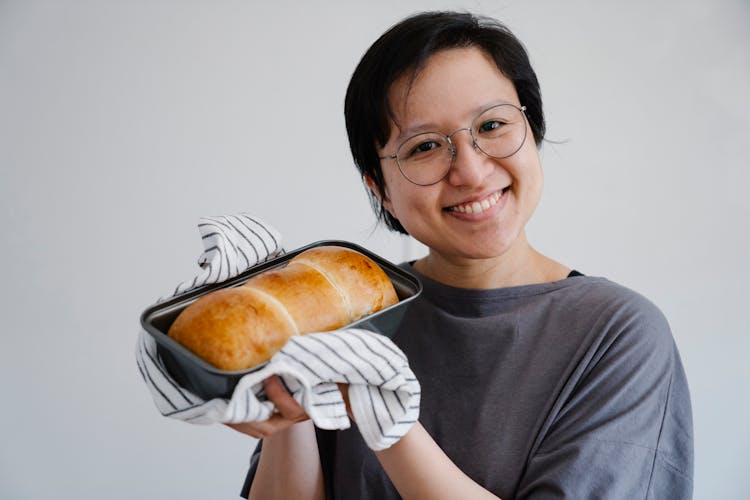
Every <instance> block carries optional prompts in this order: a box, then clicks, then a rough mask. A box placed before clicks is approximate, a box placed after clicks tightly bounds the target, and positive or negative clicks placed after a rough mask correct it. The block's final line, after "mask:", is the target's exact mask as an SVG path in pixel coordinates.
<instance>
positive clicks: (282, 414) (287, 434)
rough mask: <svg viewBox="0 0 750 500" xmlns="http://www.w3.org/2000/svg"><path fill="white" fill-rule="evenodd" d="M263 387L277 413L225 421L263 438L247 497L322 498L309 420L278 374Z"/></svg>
mask: <svg viewBox="0 0 750 500" xmlns="http://www.w3.org/2000/svg"><path fill="white" fill-rule="evenodd" d="M264 388H265V391H266V395H267V396H268V398H269V399H270V400H271V401H273V403H274V404H275V405H276V409H277V410H278V413H276V414H274V415H273V416H272V417H271V418H269V419H268V420H266V421H264V422H246V423H243V424H227V425H229V427H232V428H233V429H235V430H237V431H239V432H242V433H244V434H248V435H250V436H252V437H254V438H262V439H263V447H262V448H261V452H260V459H259V461H258V469H257V470H256V472H255V478H254V479H253V483H252V486H251V488H250V494H249V496H248V499H250V500H252V499H263V500H266V499H287V498H295V499H302V500H304V499H310V500H319V499H320V500H322V499H323V497H324V490H323V470H322V467H321V464H320V457H319V455H318V444H317V441H316V439H315V428H314V427H313V424H312V421H310V420H309V418H308V416H307V414H306V413H305V411H304V409H303V408H302V407H301V406H300V405H299V404H298V403H297V402H296V401H295V400H294V399H293V398H292V396H291V395H290V394H289V393H288V392H286V390H285V389H284V387H283V386H282V384H281V382H280V381H279V379H278V377H275V376H274V377H271V378H269V379H268V380H266V381H265V382H264Z"/></svg>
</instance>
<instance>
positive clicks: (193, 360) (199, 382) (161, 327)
mask: <svg viewBox="0 0 750 500" xmlns="http://www.w3.org/2000/svg"><path fill="white" fill-rule="evenodd" d="M329 245H335V246H340V247H345V248H350V249H352V250H356V251H357V252H360V253H362V254H364V255H366V256H367V257H369V258H371V259H372V260H373V261H375V263H377V264H378V265H379V266H380V267H381V268H382V269H383V271H385V273H386V275H387V276H388V277H389V278H390V280H391V282H392V283H393V287H394V288H395V289H396V294H397V295H398V298H399V301H398V303H396V304H393V305H392V306H390V307H387V308H385V309H382V310H380V311H378V312H376V313H373V314H371V315H369V316H365V317H364V318H362V319H360V320H358V321H356V322H354V323H351V324H349V325H346V326H345V327H344V328H352V327H357V328H364V329H366V330H370V331H374V332H377V333H380V334H382V335H385V336H388V337H390V336H392V335H393V334H394V333H395V331H396V328H397V327H398V325H399V324H400V323H401V319H402V317H403V315H404V312H405V311H406V306H407V304H408V303H409V302H410V301H411V300H413V299H414V298H416V297H417V296H418V295H419V294H420V293H421V292H422V284H421V283H420V282H419V280H418V279H417V278H416V277H415V276H413V275H412V274H410V273H408V272H406V271H404V270H403V269H402V268H400V267H398V266H396V265H394V264H392V263H390V262H388V261H387V260H385V259H384V258H382V257H380V256H378V255H376V254H374V253H372V252H370V251H369V250H367V249H366V248H363V247H361V246H359V245H356V244H354V243H350V242H348V241H339V240H323V241H318V242H315V243H311V244H309V245H307V246H304V247H301V248H298V249H296V250H294V251H291V252H289V253H286V254H284V255H282V256H280V257H276V258H274V259H272V260H269V261H267V262H263V263H262V264H258V265H257V266H254V267H251V268H250V269H248V270H247V271H245V272H243V273H242V274H240V275H238V276H236V277H234V278H232V279H229V280H227V281H224V282H222V283H217V284H213V285H206V286H203V287H200V288H196V289H195V290H191V291H189V292H186V293H184V294H181V295H178V296H176V297H173V298H171V299H169V300H167V301H164V302H160V303H158V304H154V305H152V306H150V307H149V308H147V309H146V310H145V311H144V312H143V314H141V324H142V325H143V328H144V329H145V330H146V332H148V333H149V334H150V335H151V336H152V337H153V338H154V340H155V341H156V344H157V350H158V353H159V356H160V357H161V359H162V361H163V362H164V365H165V366H166V367H167V370H168V371H169V373H170V374H171V375H172V377H173V378H174V379H175V381H176V382H177V383H178V384H180V385H181V386H182V387H185V388H186V389H189V390H190V391H192V392H193V393H195V394H197V395H198V396H200V397H202V398H204V399H211V398H230V397H231V396H232V391H233V390H234V387H235V386H236V385H237V382H239V380H240V379H241V378H242V377H243V376H244V375H246V374H248V373H251V372H253V371H255V370H258V369H260V368H261V367H262V366H263V365H262V364H261V365H259V366H256V367H253V368H250V369H247V370H240V371H225V370H220V369H218V368H216V367H214V366H212V365H210V364H209V363H207V362H206V361H204V360H203V359H201V358H199V357H198V356H197V355H195V354H193V353H192V352H191V351H189V350H188V349H187V348H185V347H184V346H182V345H181V344H178V343H177V342H176V341H174V340H173V339H172V338H171V337H169V336H167V331H169V327H170V326H171V325H172V322H173V321H174V320H175V318H177V316H178V315H179V314H180V312H182V310H183V309H185V308H186V307H187V306H188V305H190V304H191V303H193V302H194V301H196V300H197V299H198V298H199V297H201V296H203V295H205V294H207V293H209V292H212V291H214V290H219V289H221V288H229V287H233V286H239V285H241V284H243V283H244V282H246V281H247V280H249V279H250V278H251V277H253V276H254V275H256V274H258V273H260V272H263V271H265V270H267V269H271V268H274V267H279V266H283V265H285V264H286V262H287V261H289V260H291V259H292V258H293V257H294V256H296V255H298V254H300V253H302V252H304V251H305V250H308V249H310V248H314V247H319V246H329Z"/></svg>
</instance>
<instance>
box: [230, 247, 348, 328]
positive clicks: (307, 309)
mask: <svg viewBox="0 0 750 500" xmlns="http://www.w3.org/2000/svg"><path fill="white" fill-rule="evenodd" d="M243 286H245V287H248V288H253V289H255V290H258V291H262V292H264V293H267V294H268V295H270V296H271V297H273V298H274V299H276V300H278V301H279V302H280V303H281V305H282V306H283V307H284V308H285V309H286V311H287V312H288V313H289V315H290V316H291V317H292V319H293V321H294V323H295V324H296V325H297V329H298V330H299V331H300V332H303V333H304V332H323V331H327V330H335V329H336V328H341V327H342V326H344V325H346V324H347V323H350V322H351V321H350V318H349V310H348V308H347V307H346V306H345V304H344V303H343V301H342V300H341V295H340V294H339V292H338V290H337V289H336V287H334V286H333V284H331V282H330V281H328V280H327V279H326V277H325V276H323V275H322V274H320V273H318V272H316V271H315V270H314V269H310V268H309V267H308V266H304V265H301V264H298V263H296V262H295V261H294V260H291V261H290V262H289V264H287V265H286V266H285V267H282V268H277V269H271V270H269V271H266V272H264V273H261V274H258V275H256V276H253V277H252V278H250V279H249V280H248V281H247V282H246V283H245V284H244V285H243Z"/></svg>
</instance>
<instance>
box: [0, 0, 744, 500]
mask: <svg viewBox="0 0 750 500" xmlns="http://www.w3.org/2000/svg"><path fill="white" fill-rule="evenodd" d="M271 3H272V2H250V1H209V0H205V1H196V0H193V1H167V0H159V1H148V2H147V1H140V2H117V1H114V0H111V1H94V0H89V1H85V0H71V1H54V0H49V1H39V0H32V1H28V0H26V1H23V0H18V1H11V0H5V1H3V0H0V206H2V211H1V212H0V214H1V215H0V216H1V217H2V219H1V222H2V226H1V231H2V245H0V257H1V259H2V262H3V264H4V269H3V272H2V276H3V280H4V286H3V287H2V291H0V318H2V331H3V333H2V335H3V337H2V339H3V345H2V349H1V350H0V366H2V376H0V391H1V392H2V411H0V429H2V436H3V437H2V442H1V443H0V497H2V498H3V499H6V498H7V499H32V498H33V499H40V498H75V499H93V498H105V497H106V498H111V499H120V498H122V499H126V498H127V499H129V498H155V499H157V498H158V499H172V498H174V499H178V498H179V499H183V500H184V499H191V498H195V499H199V498H201V499H204V498H235V496H236V494H237V492H238V491H239V488H240V485H241V483H242V478H243V474H244V472H245V469H246V466H247V460H248V457H249V454H250V451H251V450H252V448H253V445H254V443H253V442H252V440H250V439H249V438H245V437H244V436H241V435H239V434H236V433H234V432H232V431H230V430H228V429H226V428H223V427H221V426H212V427H198V426H191V425H188V424H183V423H179V422H175V421H171V420H168V419H164V418H162V417H160V416H159V415H158V414H157V412H156V410H155V408H154V406H153V404H152V402H151V400H150V397H149V395H148V393H147V391H146V388H145V386H144V385H143V383H142V381H141V380H140V375H139V374H138V370H137V369H136V366H135V362H134V356H133V351H134V344H135V338H136V333H137V331H138V316H139V314H140V312H141V310H142V309H144V308H145V307H146V306H147V305H149V304H150V303H151V302H152V301H153V300H154V299H155V298H156V297H158V296H160V295H162V294H163V293H165V292H167V291H168V290H170V289H171V287H172V286H173V285H174V284H176V283H177V282H179V281H181V280H182V279H184V278H186V277H187V276H189V275H192V273H193V272H194V271H195V270H196V269H197V268H196V267H195V260H196V258H197V257H198V255H199V254H200V252H201V246H200V239H199V237H198V232H197V229H196V227H195V224H196V222H197V219H198V217H199V216H201V215H211V214H221V213H232V212H238V211H248V212H251V213H254V214H257V215H259V216H261V217H263V218H265V219H266V220H267V221H271V222H272V223H273V224H274V225H276V227H277V228H278V229H279V230H280V231H281V232H282V233H283V234H284V235H285V237H286V246H287V247H288V248H294V247H296V246H300V245H302V244H305V243H309V242H312V241H316V240H320V239H328V238H342V239H347V240H351V241H355V242H358V243H360V244H364V245H365V246H368V247H369V248H371V249H373V250H375V251H377V252H379V253H381V254H383V255H384V256H386V257H388V258H390V259H392V260H402V259H403V258H407V257H413V256H416V255H418V254H419V252H420V251H421V248H420V246H419V245H416V244H413V243H411V242H410V241H409V240H406V239H402V238H398V237H396V236H393V235H389V234H387V233H386V232H385V231H383V230H374V231H373V227H374V218H373V216H372V215H371V214H370V211H369V206H368V204H367V201H366V198H365V196H364V190H363V188H362V187H361V185H360V183H359V180H358V178H357V175H356V174H355V171H354V169H353V168H352V167H351V160H350V157H349V154H348V147H347V140H346V135H345V130H344V124H343V113H342V102H343V95H344V91H345V88H346V84H347V82H348V78H349V76H350V74H351V71H352V70H353V68H354V66H355V64H356V63H357V61H358V59H359V57H360V56H361V54H362V53H363V51H364V50H365V49H366V47H367V46H368V45H369V44H370V43H371V42H372V41H374V39H375V38H376V37H377V36H378V35H379V34H380V33H381V32H382V31H383V30H385V29H386V28H387V27H388V26H390V25H391V24H392V23H394V22H396V21H397V20H399V19H400V18H402V17H403V16H405V15H407V14H409V13H412V12H415V11H417V10H422V9H426V8H438V7H440V8H460V9H468V10H473V11H477V12H480V13H485V14H489V15H493V16H496V17H498V18H500V19H502V20H503V21H505V22H506V23H508V24H509V25H510V27H511V28H512V29H513V30H514V31H515V32H516V34H517V35H519V37H520V38H521V39H522V40H524V42H525V43H526V45H527V47H528V49H529V52H530V55H531V58H532V62H533V63H534V65H535V67H536V70H537V72H538V75H539V78H540V81H541V85H542V91H543V94H544V98H545V104H546V111H547V119H548V123H549V138H550V139H552V140H555V141H561V143H559V144H551V143H549V144H546V145H545V146H544V147H543V162H544V167H545V171H546V179H547V181H546V191H545V195H544V198H543V202H542V204H541V206H540V208H539V210H538V212H537V215H536V218H535V219H534V220H533V221H532V223H531V225H530V228H529V233H530V238H531V240H532V242H534V243H536V245H537V247H538V248H539V249H540V250H541V251H543V252H546V253H548V254H550V255H551V256H553V257H556V258H557V259H559V260H562V261H563V262H565V263H566V264H568V265H570V266H573V267H575V268H577V269H580V270H581V271H583V272H585V273H587V274H593V275H604V276H607V277H609V278H611V279H613V280H616V281H619V282H621V283H623V284H625V285H627V286H630V287H632V288H635V289H636V290H638V291H640V292H641V293H643V294H645V295H646V296H648V297H649V298H651V299H652V300H653V301H654V302H656V303H657V304H658V305H659V306H660V307H661V308H662V309H663V310H664V312H665V313H666V315H667V317H668V318H669V320H670V323H671V325H672V327H673V330H674V335H675V338H676V341H677V344H678V346H679V348H680V351H681V353H682V357H683V361H684V364H685V366H686V369H687V374H688V378H689V381H690V386H691V390H692V397H693V406H694V418H695V436H696V441H695V445H696V473H695V492H696V495H695V497H696V498H701V499H703V498H725V499H740V498H747V496H746V495H747V491H748V489H750V479H749V476H748V474H747V470H748V466H750V451H748V449H750V431H748V425H747V423H748V422H749V421H750V394H749V393H748V382H750V368H748V366H749V365H750V363H748V357H750V341H749V340H748V335H749V334H750V321H749V320H748V319H747V316H746V311H747V305H748V293H747V291H746V289H747V286H748V285H747V284H748V283H750V265H748V259H747V257H748V255H750V237H749V236H748V229H749V228H748V220H750V201H748V197H747V193H746V192H747V190H748V188H749V187H750V182H749V181H750V176H749V175H748V173H747V172H748V170H747V169H748V166H747V161H744V157H745V155H746V153H747V144H748V138H749V137H750V121H749V118H748V117H750V98H749V97H748V95H749V92H748V89H750V51H748V47H750V6H749V4H748V3H747V2H744V1H741V0H721V1H717V0H713V1H708V0H705V1H696V0H689V1H666V2H647V1H635V2H627V3H625V2H618V3H617V4H616V6H614V5H615V4H614V3H610V2H606V3H605V2H582V1H574V2H571V1H568V2H556V1H553V0H549V1H537V2H521V1H492V2H491V1H486V2H482V1H466V2H447V1H426V0H425V1H418V0H399V1H395V0H391V1H382V2H370V3H365V2H359V3H358V2H346V1H340V2H325V3H323V2H304V3H303V2H299V3H292V2H273V6H271V5H270V4H271Z"/></svg>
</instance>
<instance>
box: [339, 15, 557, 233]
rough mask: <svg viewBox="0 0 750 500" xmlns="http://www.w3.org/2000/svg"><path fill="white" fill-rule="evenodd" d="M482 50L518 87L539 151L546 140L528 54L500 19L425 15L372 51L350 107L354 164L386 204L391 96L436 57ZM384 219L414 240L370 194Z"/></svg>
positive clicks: (353, 86) (349, 94)
mask: <svg viewBox="0 0 750 500" xmlns="http://www.w3.org/2000/svg"><path fill="white" fill-rule="evenodd" d="M466 47H477V48H479V49H481V50H483V51H484V52H486V53H487V54H488V55H489V56H491V57H492V59H493V60H494V61H495V64H496V65H497V68H498V69H499V70H500V72H501V73H502V74H503V75H505V77H506V78H508V79H509V80H511V81H512V82H513V85H514V86H515V89H516V92H517V94H518V97H519V99H520V102H521V104H523V105H524V106H526V118H527V119H528V121H529V125H530V126H531V130H532V132H533V134H534V140H535V141H536V145H537V147H539V145H540V144H541V142H542V140H543V139H544V133H545V124H544V113H543V111H542V94H541V90H540V89H539V82H538V81H537V78H536V73H535V72H534V69H533V68H532V67H531V62H530V61H529V57H528V54H527V53H526V49H525V48H524V46H523V44H522V43H521V41H520V40H518V38H516V36H515V35H514V34H513V33H512V32H511V31H510V30H509V29H508V28H507V27H506V26H505V25H504V24H502V23H501V22H499V21H498V20H496V19H493V18H489V17H484V16H478V15H475V14H470V13H466V12H447V11H434V12H422V13H419V14H415V15H412V16H410V17H407V18H405V19H403V20H402V21H400V22H399V23H397V24H395V25H394V26H392V27H391V28H390V29H389V30H388V31H386V32H385V33H384V34H383V35H382V36H381V37H380V38H378V39H377V40H376V41H375V43H373V44H372V46H371V47H370V48H369V49H368V50H367V52H366V53H365V55H364V56H362V59H361V60H360V62H359V64H358V65H357V67H356V69H355V70H354V73H353V74H352V78H351V80H350V81H349V87H348V88H347V91H346V98H345V101H344V117H345V120H346V131H347V134H348V135H349V147H350V148H351V151H352V156H353V158H354V164H355V165H356V167H357V169H358V170H359V172H360V174H362V176H363V179H364V176H368V177H370V178H371V179H372V180H373V181H374V183H375V185H376V187H377V189H378V191H379V193H378V195H379V196H380V197H381V198H384V197H385V180H384V178H383V173H382V170H381V167H380V159H379V158H378V153H377V149H376V144H377V145H379V147H383V146H384V145H385V143H386V142H388V138H389V136H390V132H391V131H390V125H389V118H392V116H393V113H392V110H391V103H390V101H389V98H388V97H389V95H388V94H389V91H390V89H391V86H392V85H393V83H394V82H395V81H396V80H398V79H399V78H400V77H401V76H403V75H406V74H407V73H409V72H411V76H412V79H413V78H415V77H416V76H417V75H418V73H419V71H420V70H421V69H422V68H423V67H424V65H425V64H426V63H427V60H428V59H429V58H430V56H431V55H432V54H434V53H436V52H439V51H441V50H446V49H453V48H466ZM370 200H371V202H372V206H373V209H374V210H375V213H376V214H377V216H378V218H379V219H380V220H382V221H383V222H384V223H385V224H386V226H387V227H388V228H390V229H391V230H394V231H398V232H401V233H404V234H408V233H407V231H406V230H405V229H404V227H403V226H402V225H401V223H400V222H399V221H398V220H397V219H395V218H394V217H392V216H391V215H390V214H389V213H388V212H387V211H386V210H385V208H384V207H383V205H382V203H381V202H380V200H379V198H378V196H376V195H375V194H374V193H372V192H370Z"/></svg>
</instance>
